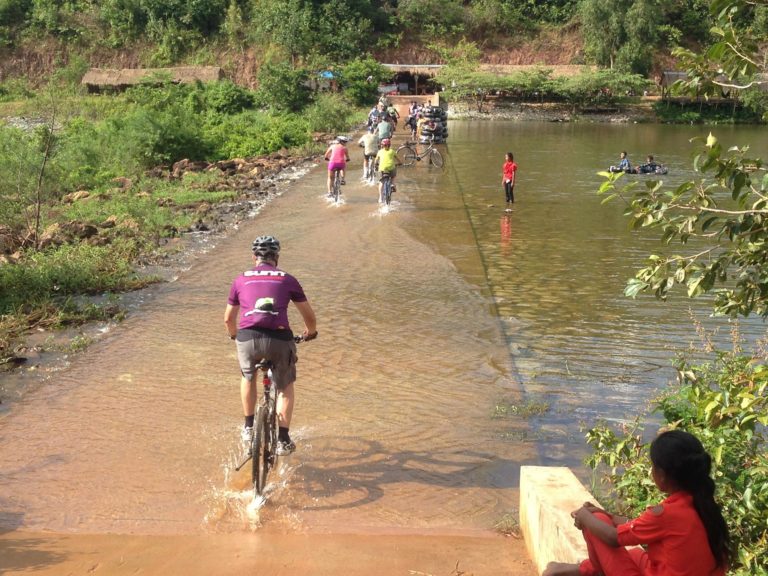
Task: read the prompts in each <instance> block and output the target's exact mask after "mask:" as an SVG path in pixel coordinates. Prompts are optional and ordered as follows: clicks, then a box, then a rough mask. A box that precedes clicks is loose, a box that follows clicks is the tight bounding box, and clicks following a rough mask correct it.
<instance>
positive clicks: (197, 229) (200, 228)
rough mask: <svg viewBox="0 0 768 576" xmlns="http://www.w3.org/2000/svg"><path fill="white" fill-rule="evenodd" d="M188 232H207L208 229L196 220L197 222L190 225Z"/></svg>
mask: <svg viewBox="0 0 768 576" xmlns="http://www.w3.org/2000/svg"><path fill="white" fill-rule="evenodd" d="M189 230H190V231H191V232H209V231H210V227H209V226H208V225H207V224H206V223H205V222H203V221H202V220H198V221H197V222H195V223H194V224H192V226H190V227H189Z"/></svg>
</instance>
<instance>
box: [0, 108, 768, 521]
mask: <svg viewBox="0 0 768 576" xmlns="http://www.w3.org/2000/svg"><path fill="white" fill-rule="evenodd" d="M450 129H451V138H450V143H449V147H448V150H446V160H447V162H446V167H445V169H444V170H443V171H437V170H435V169H430V168H428V167H426V166H418V167H415V168H414V169H411V170H406V169H401V170H400V175H399V177H398V192H397V193H396V195H395V204H394V208H393V210H392V211H391V212H389V213H382V212H381V211H379V210H378V209H377V206H376V202H375V199H376V192H375V190H374V189H373V188H369V187H366V186H365V185H363V184H361V183H360V182H359V181H358V177H359V173H360V166H361V157H360V154H359V153H358V150H357V149H353V165H352V168H351V170H350V174H349V175H348V178H347V180H348V185H347V186H346V187H345V189H344V203H343V204H342V205H341V206H333V205H329V204H328V203H327V202H326V200H325V199H324V198H323V195H324V186H325V170H324V167H322V166H321V167H318V168H316V169H314V170H313V171H311V172H310V173H309V174H308V175H307V176H305V177H304V178H302V179H301V180H298V181H297V182H296V183H294V184H292V185H291V186H290V189H289V190H288V191H287V192H286V193H285V194H284V195H283V196H281V197H279V198H277V199H275V200H274V201H273V202H272V203H271V204H270V205H269V206H267V207H266V208H265V209H264V210H263V211H262V213H261V214H260V215H258V217H256V218H255V219H254V220H251V221H248V222H246V223H244V224H243V225H242V226H241V228H240V229H239V230H237V231H235V232H234V233H232V234H231V235H230V236H229V237H228V238H226V239H223V240H221V241H219V242H218V243H217V244H216V245H215V247H213V248H212V249H211V250H210V251H209V252H207V253H206V254H205V255H203V256H201V257H200V258H199V259H198V260H196V261H195V262H194V263H193V265H192V266H191V267H190V268H189V270H187V271H185V272H184V273H183V274H181V275H180V276H179V278H178V279H177V280H176V281H174V282H172V283H169V284H166V285H163V286H161V287H158V288H155V289H154V290H153V292H152V294H151V296H149V297H147V299H146V303H145V304H144V305H143V306H142V307H140V308H139V310H138V311H137V312H136V313H134V314H132V315H131V316H130V317H129V318H128V319H127V320H126V321H125V322H124V323H123V324H121V325H120V327H119V328H118V329H115V330H113V331H111V332H110V333H108V334H107V335H106V336H105V337H104V338H103V339H101V340H100V341H98V342H97V343H96V344H94V345H93V346H92V347H91V348H89V349H88V351H87V352H86V353H84V354H82V355H80V356H78V357H76V358H75V359H74V360H73V362H72V363H71V365H70V366H68V367H67V368H66V369H64V370H61V371H59V372H57V373H55V374H53V375H52V376H51V377H50V379H49V380H48V381H47V382H45V383H44V384H43V385H40V386H36V387H34V388H33V389H31V390H30V391H29V392H28V393H26V394H25V395H24V396H23V397H22V399H21V400H20V401H19V402H17V403H16V404H15V405H14V406H13V408H12V410H10V411H9V412H7V413H6V414H5V415H4V416H3V417H2V419H0V476H1V477H0V526H1V527H4V528H23V529H25V530H33V531H34V530H53V531H61V532H89V533H101V532H113V533H134V534H188V533H195V532H201V531H202V532H210V531H222V532H231V531H241V530H243V529H251V528H253V527H257V528H258V527H261V528H262V529H276V530H284V531H299V532H300V531H311V532H334V533H339V532H354V533H366V532H372V533H382V532H391V533H398V532H418V533H424V534H429V533H441V534H452V533H455V534H467V533H470V534H471V533H482V532H485V531H488V530H492V529H493V526H494V525H495V524H496V523H497V522H499V520H500V519H502V518H503V517H504V515H505V514H509V513H514V512H515V510H516V507H517V498H518V493H517V485H518V476H519V466H520V465H521V464H526V463H536V464H538V463H542V462H543V463H560V464H569V465H578V464H579V462H580V459H581V457H582V456H583V455H584V454H585V453H586V449H585V447H584V443H583V440H582V435H581V433H580V425H581V424H582V423H584V422H593V421H594V419H595V418H597V417H607V418H609V419H616V420H620V419H626V418H627V417H631V415H632V414H633V413H635V412H637V411H639V410H641V409H642V408H643V406H644V405H645V404H646V403H647V400H648V399H649V398H650V396H651V395H652V393H653V390H655V389H657V388H659V387H661V386H663V385H664V384H665V383H666V382H667V381H668V380H669V379H670V378H671V377H672V371H671V369H670V368H669V366H670V364H669V359H670V358H671V356H672V355H673V351H674V350H675V349H681V348H685V347H687V346H688V343H689V340H690V338H691V336H690V335H691V334H692V328H691V321H690V318H689V313H688V307H689V306H690V302H689V301H687V300H683V299H682V298H679V299H677V300H675V301H674V302H670V303H668V304H667V305H664V306H663V307H662V306H660V305H659V304H658V303H657V302H655V301H654V300H652V299H650V298H644V299H640V300H637V301H633V300H627V299H625V298H624V297H623V296H622V289H623V285H624V282H625V280H626V278H627V277H629V276H631V274H632V270H633V268H634V267H636V266H638V265H639V264H640V263H641V262H642V256H643V255H644V254H647V253H648V252H649V251H650V250H652V249H654V248H655V247H656V244H655V243H652V241H651V240H649V239H646V238H642V237H638V236H637V235H632V234H631V233H630V232H628V231H627V229H626V221H625V220H624V218H623V217H622V216H621V211H622V208H621V206H619V205H609V206H606V207H604V206H600V198H598V197H597V196H596V195H595V193H594V192H595V190H596V188H597V186H598V185H599V178H597V177H596V176H595V172H596V171H598V170H600V169H603V168H604V167H605V166H604V165H607V164H608V163H611V162H613V161H614V160H615V157H616V156H617V155H618V150H620V149H624V148H629V149H630V150H633V151H634V150H637V151H638V153H639V151H640V150H643V151H645V150H649V151H652V152H654V153H655V154H656V155H657V157H658V158H659V159H660V160H661V161H663V162H666V163H667V164H668V165H669V166H670V172H671V174H670V178H671V179H672V180H674V179H675V178H685V177H688V176H689V173H687V172H686V170H687V169H688V166H690V162H689V153H690V147H689V146H688V144H687V139H688V138H689V137H691V136H692V135H696V134H692V133H691V131H690V130H687V129H678V128H672V127H663V126H652V127H650V126H623V127H613V126H592V125H587V126H563V125H553V124H533V123H532V124H514V123H510V122H492V123H470V122H452V123H451V128H450ZM746 133H747V132H742V133H740V134H738V136H743V135H744V134H746ZM762 138H763V139H762V140H760V142H759V145H760V146H765V136H762ZM508 149H512V150H513V151H514V152H515V159H516V161H517V162H518V164H519V165H520V172H519V180H518V185H517V187H516V198H517V199H518V203H517V204H516V207H515V211H514V212H513V213H512V214H505V213H504V212H503V211H502V209H501V199H502V192H501V189H500V169H501V164H502V162H503V154H504V152H506V151H507V150H508ZM757 152H758V153H759V150H757ZM637 156H638V154H634V157H632V159H633V160H635V161H637V160H639V159H640V158H639V157H637ZM260 234H273V235H275V236H277V237H278V238H279V239H280V240H281V243H282V245H283V253H282V256H281V261H280V265H281V267H282V268H284V269H286V270H287V271H289V272H291V273H293V274H294V275H296V276H297V277H298V278H299V280H300V281H301V282H302V284H303V286H304V289H305V291H306V293H307V295H308V296H309V298H310V300H311V302H312V304H313V306H314V308H315V310H316V312H317V315H318V329H319V332H320V337H319V338H318V339H317V340H316V341H313V342H310V343H307V344H303V345H301V346H300V348H299V356H300V361H299V366H298V371H299V380H298V383H297V404H296V410H295V413H294V421H293V428H292V435H293V436H294V438H295V440H296V442H297V444H298V450H297V451H296V453H295V454H294V455H292V456H291V457H287V458H283V459H281V462H280V468H279V470H278V474H277V475H276V476H273V479H274V480H275V481H274V482H273V484H272V485H271V486H270V491H269V494H268V499H267V503H266V504H265V505H264V506H263V507H262V508H261V509H260V510H258V513H257V514H256V515H255V517H254V515H249V514H248V513H247V511H246V505H247V503H248V501H249V498H250V490H249V488H248V478H247V475H246V474H234V473H233V472H232V470H233V468H234V465H235V462H236V460H237V459H238V457H239V455H240V454H239V447H238V438H239V428H240V426H241V423H242V418H241V413H240V401H239V393H238V369H237V362H236V355H235V348H234V345H233V344H232V343H231V342H230V341H229V339H228V338H227V336H226V332H225V330H224V327H223V322H222V315H223V310H224V306H225V303H226V296H227V293H228V289H229V285H230V283H231V281H232V279H233V278H234V277H235V276H236V275H237V274H238V273H239V272H240V271H242V270H243V269H245V268H246V267H248V266H249V263H250V253H249V247H250V242H251V240H252V239H253V238H254V237H255V236H257V235H260ZM705 310H706V306H705V305H704V304H698V305H697V307H696V308H694V311H698V313H700V314H703V311H705ZM704 321H705V322H707V320H706V318H705V319H704ZM294 322H298V316H294ZM298 325H300V324H298ZM744 330H745V331H746V332H747V333H748V334H750V335H757V334H758V333H759V332H760V331H761V330H762V327H761V326H759V325H757V324H747V325H746V326H745V327H744Z"/></svg>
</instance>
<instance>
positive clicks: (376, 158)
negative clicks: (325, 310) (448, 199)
mask: <svg viewBox="0 0 768 576" xmlns="http://www.w3.org/2000/svg"><path fill="white" fill-rule="evenodd" d="M393 111H394V112H393ZM397 118H398V114H397V110H395V109H394V107H393V106H389V105H388V102H386V101H385V100H382V101H380V102H379V103H378V104H377V106H376V107H375V108H374V110H372V111H371V114H370V115H369V122H368V130H367V133H366V134H365V135H363V136H362V137H361V138H360V140H359V144H360V146H362V147H363V148H364V149H365V150H364V155H365V168H366V170H373V169H374V167H378V169H379V171H380V172H381V173H382V174H389V176H390V178H391V182H392V189H393V190H394V180H395V176H396V167H397V165H398V164H399V163H400V162H399V161H398V159H397V155H396V153H395V150H394V149H393V148H392V141H391V136H392V132H393V131H394V127H395V125H396V124H397ZM348 143H349V138H348V137H347V136H337V137H336V138H335V139H334V140H333V142H332V143H331V144H330V146H328V149H327V150H326V152H325V159H326V160H327V161H328V194H329V195H330V194H331V188H332V184H333V173H334V172H335V171H337V170H338V171H339V172H340V176H341V183H342V184H345V178H346V166H347V162H349V160H350V158H349V150H348V148H347V144H348ZM379 202H380V203H381V202H383V198H382V183H381V182H379ZM251 251H252V254H253V255H252V258H253V262H254V266H253V268H251V269H249V270H246V271H245V272H243V273H242V274H240V275H239V276H238V277H237V278H236V279H235V280H234V282H233V283H232V286H231V288H230V291H229V298H228V300H227V306H226V308H225V310H224V325H225V327H226V330H227V333H228V334H229V337H230V339H232V340H235V341H236V344H237V358H238V362H239V364H240V373H241V380H240V397H241V402H242V406H243V415H244V424H243V429H242V434H241V436H242V440H243V443H244V444H245V445H246V446H248V447H249V446H250V445H251V442H252V440H253V433H254V428H253V426H254V415H255V412H256V401H257V386H256V384H257V383H256V365H257V364H258V363H259V362H261V361H262V360H264V359H268V360H269V361H270V362H271V364H272V368H271V371H272V381H273V382H274V384H275V387H276V388H277V412H278V446H277V453H278V455H284V454H290V453H291V452H293V451H294V450H295V449H296V444H295V443H294V442H293V440H292V439H291V437H290V434H289V431H290V424H291V415H292V412H293V403H294V382H295V381H296V360H297V355H296V344H295V341H294V334H293V332H292V330H291V327H290V325H289V323H288V306H289V304H290V303H291V302H292V303H293V304H294V306H295V307H296V309H297V310H298V311H299V313H300V314H301V317H302V320H303V321H304V330H303V332H302V339H303V340H312V339H314V338H316V337H317V320H316V317H315V313H314V310H313V309H312V306H311V305H310V303H309V300H308V299H307V296H306V295H305V294H304V290H303V289H302V287H301V284H300V283H299V281H298V280H297V279H296V278H295V277H293V276H291V275H290V274H288V273H287V272H285V271H283V270H281V269H280V268H278V267H277V263H278V260H279V257H280V242H279V241H278V240H277V238H275V237H273V236H259V237H258V238H256V239H255V240H254V241H253V244H252V246H251Z"/></svg>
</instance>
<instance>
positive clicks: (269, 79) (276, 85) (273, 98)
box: [258, 62, 312, 112]
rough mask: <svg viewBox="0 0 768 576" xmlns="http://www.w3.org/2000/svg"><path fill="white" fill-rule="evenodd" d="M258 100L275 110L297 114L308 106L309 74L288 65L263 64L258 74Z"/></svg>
mask: <svg viewBox="0 0 768 576" xmlns="http://www.w3.org/2000/svg"><path fill="white" fill-rule="evenodd" d="M258 80H259V89H258V98H259V99H260V100H261V102H263V103H265V104H267V105H268V106H269V107H271V108H274V109H276V110H287V111H290V112H298V111H299V110H301V109H302V108H304V107H305V106H306V105H307V104H309V102H310V100H311V97H312V92H311V90H310V89H309V86H308V81H309V73H308V72H307V71H306V70H305V69H303V68H293V67H292V66H291V65H290V64H288V63H285V62H283V63H277V64H272V63H267V64H264V65H263V66H262V67H261V68H260V69H259V73H258Z"/></svg>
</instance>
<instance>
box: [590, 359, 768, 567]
mask: <svg viewBox="0 0 768 576" xmlns="http://www.w3.org/2000/svg"><path fill="white" fill-rule="evenodd" d="M677 370H678V386H677V387H674V388H673V389H672V390H671V391H668V392H667V393H665V394H664V395H663V396H662V397H661V398H659V399H658V400H657V401H656V403H655V406H656V410H657V411H658V412H661V414H662V415H663V419H664V423H665V424H666V425H668V426H671V427H675V428H681V429H684V430H686V431H688V432H691V433H692V434H694V435H695V436H697V437H698V438H699V439H700V440H701V442H702V444H704V447H705V448H706V449H707V451H708V452H709V453H710V454H711V455H712V459H713V473H714V478H715V483H716V485H717V499H718V501H719V502H720V504H721V506H722V508H723V516H724V517H725V519H726V521H727V523H728V527H729V530H730V533H731V540H732V544H733V549H734V551H735V555H734V559H733V562H732V566H731V571H730V572H729V574H734V575H737V576H747V575H753V574H766V573H768V557H766V556H765V554H764V551H765V549H766V545H768V525H767V524H766V521H765V519H766V518H768V455H766V437H765V430H766V428H765V427H766V426H767V425H768V365H767V364H765V362H764V359H763V358H755V357H752V356H749V355H745V354H743V353H742V352H741V350H740V349H739V348H738V347H737V348H736V349H735V350H734V351H732V352H716V353H715V359H714V360H713V361H711V362H709V363H704V364H700V365H692V364H690V363H689V362H688V361H687V360H686V359H680V360H678V363H677ZM587 441H588V443H589V444H590V445H591V446H592V448H593V450H594V453H593V455H592V456H591V457H590V458H589V459H588V461H587V463H588V465H589V466H590V467H591V468H592V470H593V471H595V472H597V471H598V470H603V469H604V467H605V468H607V473H606V474H605V475H604V477H603V481H604V482H606V483H607V484H608V485H609V486H611V488H612V489H613V494H614V498H615V499H616V501H617V506H618V509H619V510H621V511H622V512H626V513H628V515H631V516H633V515H636V514H638V513H640V512H641V511H642V510H644V509H645V507H646V506H648V505H650V504H652V503H655V502H658V501H660V500H661V499H662V496H661V494H659V493H658V491H657V489H656V487H655V485H654V484H653V482H652V481H651V479H650V474H649V459H648V455H647V446H646V445H645V444H644V443H643V441H642V426H641V424H640V420H639V419H638V420H637V421H635V423H634V425H633V426H629V427H625V428H624V429H623V430H621V431H616V430H615V429H612V428H610V427H608V426H605V425H601V426H598V427H596V428H593V429H591V430H590V431H589V432H588V433H587Z"/></svg>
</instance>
